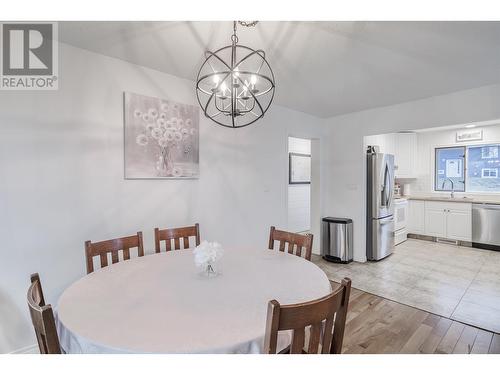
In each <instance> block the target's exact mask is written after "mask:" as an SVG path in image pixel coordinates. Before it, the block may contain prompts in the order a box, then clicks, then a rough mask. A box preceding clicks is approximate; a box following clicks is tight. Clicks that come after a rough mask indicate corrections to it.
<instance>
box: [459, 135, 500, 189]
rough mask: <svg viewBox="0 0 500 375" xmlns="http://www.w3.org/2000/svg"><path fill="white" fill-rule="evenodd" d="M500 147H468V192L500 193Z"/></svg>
mask: <svg viewBox="0 0 500 375" xmlns="http://www.w3.org/2000/svg"><path fill="white" fill-rule="evenodd" d="M499 148H500V145H498V144H496V145H482V146H468V147H467V191H469V192H471V193H500V178H498V177H499V176H498V169H500V157H499V156H500V155H499V153H498V151H499Z"/></svg>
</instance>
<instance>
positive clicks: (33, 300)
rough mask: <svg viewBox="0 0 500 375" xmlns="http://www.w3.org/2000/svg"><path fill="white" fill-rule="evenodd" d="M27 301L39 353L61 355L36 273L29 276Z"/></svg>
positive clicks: (49, 307) (52, 317) (54, 324)
mask: <svg viewBox="0 0 500 375" xmlns="http://www.w3.org/2000/svg"><path fill="white" fill-rule="evenodd" d="M27 301H28V308H29V310H30V315H31V321H32V323H33V327H34V328H35V334H36V339H37V341H38V348H39V349H40V353H41V354H61V346H60V345H59V338H58V337H57V330H56V323H55V320H54V313H53V312H52V306H50V305H46V304H45V299H44V297H43V291H42V284H41V283H40V276H38V274H37V273H34V274H33V275H31V285H30V287H29V288H28V295H27Z"/></svg>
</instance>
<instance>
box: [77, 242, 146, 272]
mask: <svg viewBox="0 0 500 375" xmlns="http://www.w3.org/2000/svg"><path fill="white" fill-rule="evenodd" d="M135 247H137V254H138V256H140V257H142V256H144V245H143V242H142V232H137V234H136V235H134V236H128V237H122V238H115V239H112V240H106V241H101V242H91V241H86V242H85V256H86V258H87V274H89V273H92V272H94V257H96V256H99V258H100V260H101V268H102V267H107V265H108V255H109V254H111V262H112V264H115V263H118V262H119V261H120V257H119V252H120V251H122V252H123V260H128V259H130V249H131V248H135Z"/></svg>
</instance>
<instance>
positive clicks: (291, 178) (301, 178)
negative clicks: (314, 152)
mask: <svg viewBox="0 0 500 375" xmlns="http://www.w3.org/2000/svg"><path fill="white" fill-rule="evenodd" d="M288 183H289V184H310V183H311V155H307V154H298V153H294V152H290V153H289V154H288Z"/></svg>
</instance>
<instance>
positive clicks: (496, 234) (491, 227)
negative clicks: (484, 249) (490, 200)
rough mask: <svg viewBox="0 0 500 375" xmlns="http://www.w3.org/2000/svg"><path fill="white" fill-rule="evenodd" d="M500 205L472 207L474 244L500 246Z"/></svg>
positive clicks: (476, 205) (475, 205) (474, 205)
mask: <svg viewBox="0 0 500 375" xmlns="http://www.w3.org/2000/svg"><path fill="white" fill-rule="evenodd" d="M499 228H500V205H498V204H473V205H472V243H475V244H485V245H495V246H500V230H499Z"/></svg>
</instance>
